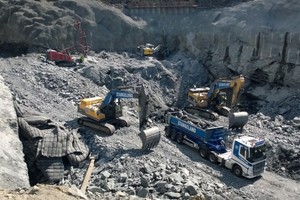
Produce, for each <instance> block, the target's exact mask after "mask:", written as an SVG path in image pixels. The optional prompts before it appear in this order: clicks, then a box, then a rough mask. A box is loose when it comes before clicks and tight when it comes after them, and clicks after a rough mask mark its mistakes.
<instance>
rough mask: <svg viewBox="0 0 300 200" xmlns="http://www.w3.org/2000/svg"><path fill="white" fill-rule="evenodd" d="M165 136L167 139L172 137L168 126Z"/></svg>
mask: <svg viewBox="0 0 300 200" xmlns="http://www.w3.org/2000/svg"><path fill="white" fill-rule="evenodd" d="M165 136H166V137H167V138H169V137H170V127H169V126H166V127H165Z"/></svg>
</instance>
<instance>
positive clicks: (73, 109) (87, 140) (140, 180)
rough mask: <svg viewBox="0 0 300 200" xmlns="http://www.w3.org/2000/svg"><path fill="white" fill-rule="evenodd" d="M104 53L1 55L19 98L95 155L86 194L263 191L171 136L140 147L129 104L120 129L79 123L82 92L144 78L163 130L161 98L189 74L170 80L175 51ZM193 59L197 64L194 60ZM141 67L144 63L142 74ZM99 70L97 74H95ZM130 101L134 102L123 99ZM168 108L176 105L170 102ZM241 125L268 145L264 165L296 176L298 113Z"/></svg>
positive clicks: (77, 179) (77, 177)
mask: <svg viewBox="0 0 300 200" xmlns="http://www.w3.org/2000/svg"><path fill="white" fill-rule="evenodd" d="M105 54H106V55H107V56H106V57H105V58H103V55H104V53H103V52H102V53H101V54H99V55H95V56H94V59H95V60H97V61H98V62H95V63H88V62H87V63H85V65H84V66H78V67H77V68H62V67H58V66H56V65H54V64H51V63H45V62H44V61H42V60H40V59H39V57H40V55H38V54H28V55H26V56H22V57H16V58H8V59H0V62H1V66H3V67H2V68H1V72H3V74H4V79H5V81H6V83H7V84H8V85H9V87H10V89H11V90H12V93H13V96H14V98H15V99H16V101H17V102H18V103H19V104H20V105H22V106H24V107H27V108H31V109H33V110H36V111H37V112H39V113H41V114H43V115H45V114H46V116H49V118H50V119H54V120H55V121H57V122H59V124H62V126H64V128H65V129H66V130H69V131H71V132H78V133H79V134H80V139H81V141H82V142H83V143H84V144H85V145H87V146H88V147H89V150H90V152H91V154H92V155H97V157H98V159H97V160H96V163H95V169H94V170H93V174H92V177H91V181H90V185H89V187H88V188H87V195H88V196H89V197H90V198H91V199H97V198H105V197H107V198H109V199H114V198H116V199H117V198H143V197H146V198H153V199H155V198H160V199H161V198H165V199H168V198H187V199H188V198H191V197H192V196H197V195H198V196H199V198H200V197H201V198H202V197H203V196H204V197H206V198H213V197H216V196H217V197H218V198H220V199H226V198H227V197H230V199H234V198H239V197H243V196H244V197H245V198H247V199H256V198H258V196H259V195H261V193H259V192H255V193H253V192H249V191H248V190H245V191H243V190H240V189H239V188H240V187H242V186H240V184H246V185H251V184H252V183H253V182H251V181H248V180H240V179H238V178H236V177H234V176H233V175H232V173H231V172H230V171H228V170H227V169H225V168H222V167H220V166H214V165H211V164H210V163H209V162H208V161H206V160H203V159H202V158H201V157H200V156H199V155H198V153H197V151H195V150H193V149H191V148H189V147H187V146H185V145H179V144H177V143H173V142H172V141H170V140H168V139H167V138H165V137H164V136H163V137H162V139H161V142H160V144H159V145H158V146H157V148H155V149H154V150H153V151H150V152H147V153H145V152H141V151H140V148H141V144H140V141H139V138H138V136H137V134H138V127H137V124H138V119H137V114H136V110H135V108H129V109H127V113H126V116H127V117H129V118H130V119H131V120H130V121H131V126H130V127H124V128H122V129H118V130H117V131H116V133H115V134H114V135H112V136H107V135H103V134H101V133H99V132H97V131H93V130H91V129H89V128H86V127H79V125H78V124H77V118H78V117H80V115H79V114H78V113H77V103H78V101H79V100H80V99H81V98H83V97H92V96H98V95H100V96H105V95H106V93H107V91H108V90H109V89H108V87H110V83H111V82H113V83H114V84H115V85H116V86H117V85H118V84H121V83H122V84H134V83H136V82H139V81H143V83H145V84H147V85H148V88H149V89H150V90H151V91H150V92H149V93H150V94H151V96H150V102H149V103H150V105H151V106H150V107H151V109H152V110H155V111H156V112H151V119H153V121H155V123H157V125H158V126H159V127H160V130H161V131H162V134H163V130H164V120H163V117H164V112H163V110H164V109H162V108H163V107H167V106H166V105H167V104H165V103H164V100H165V99H166V100H170V99H176V98H177V95H178V93H174V92H171V91H176V88H178V87H179V88H180V90H179V91H178V92H179V93H181V91H184V88H187V87H188V84H189V81H187V82H182V83H181V84H180V82H175V80H176V79H177V78H179V79H178V80H180V77H179V76H178V74H177V73H176V71H177V70H178V69H180V64H179V63H178V59H179V58H181V59H183V58H182V57H181V56H180V55H176V56H174V57H173V58H170V59H169V60H167V61H164V62H162V64H158V61H156V60H154V59H151V58H145V59H144V60H138V59H137V60H136V59H135V58H132V57H130V56H127V55H122V54H116V53H109V52H105ZM185 62H186V63H193V61H192V60H189V61H186V60H183V63H185ZM172 63H174V64H172ZM184 65H186V64H184ZM111 66H114V67H113V71H111V72H110V73H108V72H109V71H110V70H111V69H112V67H111ZM148 66H149V68H148ZM194 66H197V67H199V66H198V65H196V64H194ZM124 69H126V70H124ZM145 69H148V70H147V73H146V74H145ZM150 69H151V70H150ZM190 70H192V69H189V68H187V69H185V70H181V72H182V73H183V75H185V74H188V75H189V77H190V76H191V72H190ZM197 70H199V71H201V70H202V69H201V68H197ZM58 72H59V73H58ZM96 72H97V73H96ZM99 72H101V73H100V74H101V76H100V77H101V78H99V76H97V74H98V75H99ZM162 75H163V76H162ZM196 75H197V74H195V76H196ZM150 76H151V77H157V79H156V81H153V80H152V79H151V78H149V77H150ZM136 77H139V78H138V79H137V78H136ZM99 80H100V81H99ZM113 80H122V81H121V82H117V81H116V82H114V81H113ZM32 91H38V92H37V93H34V92H32ZM182 94H183V92H182ZM182 97H183V96H182ZM169 104H171V103H169ZM131 105H135V104H132V103H129V104H128V106H131ZM135 106H136V105H135ZM161 109H162V111H161V112H159V110H161ZM168 110H169V111H172V110H173V111H174V109H172V108H171V107H170V108H169V109H168ZM213 123H214V124H215V125H218V126H219V125H221V126H224V127H227V126H228V121H227V119H226V118H223V117H220V120H218V121H216V122H213ZM244 129H245V133H246V134H251V135H256V136H258V137H264V138H266V141H267V143H268V144H269V146H268V147H269V149H268V155H267V159H268V160H267V170H268V171H271V172H275V173H278V174H280V175H281V176H284V177H289V178H292V179H297V180H299V177H298V176H299V170H298V169H299V167H298V160H299V151H298V149H299V147H298V146H299V137H298V135H297V133H298V132H299V120H298V118H297V117H295V118H294V119H293V120H286V119H284V118H283V117H282V116H277V117H275V118H274V119H273V118H271V117H269V116H267V115H265V114H262V113H257V114H254V115H250V120H249V123H248V124H247V125H246V126H245V127H244ZM86 167H87V166H86V165H82V166H80V167H72V168H71V169H68V168H65V171H64V180H63V182H64V184H65V185H76V186H77V187H80V185H81V184H82V180H83V177H84V173H85V170H86ZM187 174H188V175H187ZM266 176H267V175H266ZM272 176H273V175H272ZM236 179H238V180H236ZM130 195H131V196H130ZM201 198H200V199H201ZM227 199H228V198H227Z"/></svg>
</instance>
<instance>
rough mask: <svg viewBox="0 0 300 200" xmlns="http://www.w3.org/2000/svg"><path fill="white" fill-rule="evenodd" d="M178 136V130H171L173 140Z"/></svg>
mask: <svg viewBox="0 0 300 200" xmlns="http://www.w3.org/2000/svg"><path fill="white" fill-rule="evenodd" d="M176 136H177V134H176V132H175V131H171V139H172V140H173V141H175V140H176Z"/></svg>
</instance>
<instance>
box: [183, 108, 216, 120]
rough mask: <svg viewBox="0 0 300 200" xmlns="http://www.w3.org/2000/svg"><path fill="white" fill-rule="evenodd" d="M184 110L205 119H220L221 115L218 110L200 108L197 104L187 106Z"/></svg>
mask: <svg viewBox="0 0 300 200" xmlns="http://www.w3.org/2000/svg"><path fill="white" fill-rule="evenodd" d="M184 110H185V111H186V112H188V113H190V114H192V115H195V116H200V117H203V118H205V119H211V120H217V119H219V115H218V113H216V112H213V111H211V110H208V109H202V108H198V107H196V106H187V107H185V108H184Z"/></svg>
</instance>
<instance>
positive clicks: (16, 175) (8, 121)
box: [0, 76, 29, 189]
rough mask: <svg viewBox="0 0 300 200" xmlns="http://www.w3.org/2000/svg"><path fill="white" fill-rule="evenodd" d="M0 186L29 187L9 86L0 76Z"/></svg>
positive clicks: (10, 187) (8, 187)
mask: <svg viewBox="0 0 300 200" xmlns="http://www.w3.org/2000/svg"><path fill="white" fill-rule="evenodd" d="M0 92H1V96H0V100H1V104H2V105H1V107H0V116H1V119H0V130H1V132H0V135H1V140H0V146H1V149H0V158H1V159H0V180H1V181H0V188H3V189H16V188H18V187H29V177H28V170H27V166H26V163H25V161H24V154H23V151H22V150H23V147H22V143H21V141H20V140H19V137H18V123H17V116H16V112H15V109H14V106H13V103H12V95H11V91H10V90H9V88H8V87H7V86H6V85H4V81H3V78H2V77H1V76H0Z"/></svg>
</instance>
